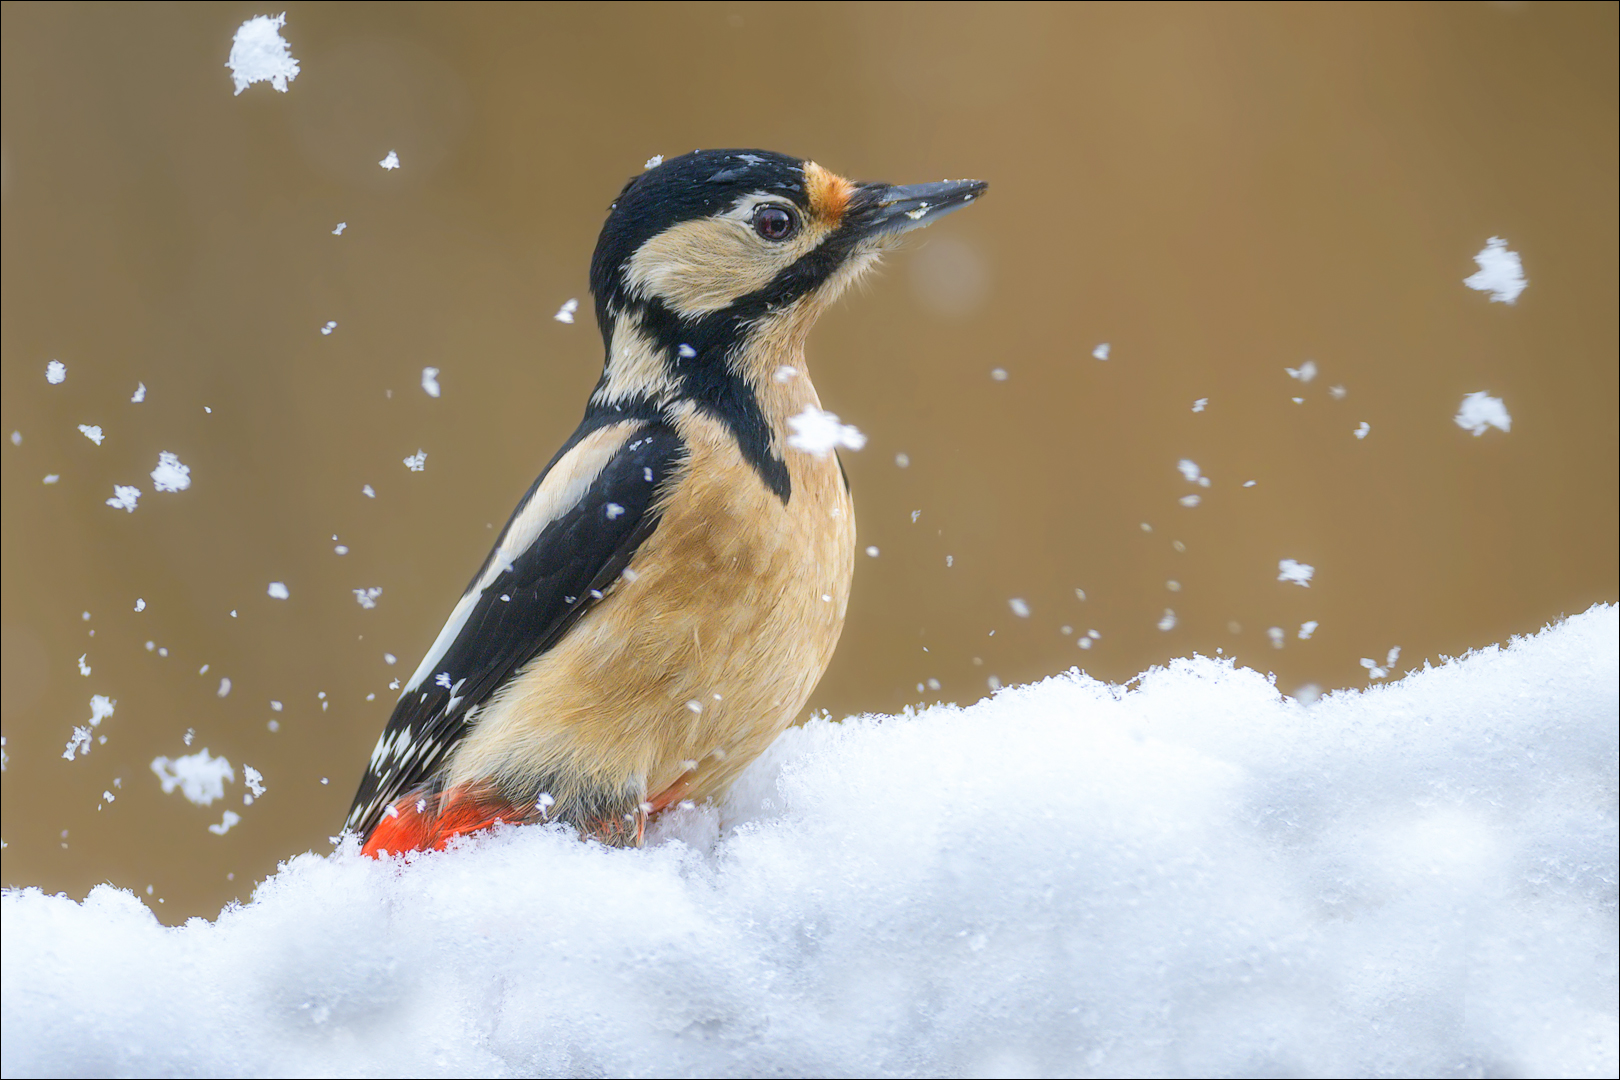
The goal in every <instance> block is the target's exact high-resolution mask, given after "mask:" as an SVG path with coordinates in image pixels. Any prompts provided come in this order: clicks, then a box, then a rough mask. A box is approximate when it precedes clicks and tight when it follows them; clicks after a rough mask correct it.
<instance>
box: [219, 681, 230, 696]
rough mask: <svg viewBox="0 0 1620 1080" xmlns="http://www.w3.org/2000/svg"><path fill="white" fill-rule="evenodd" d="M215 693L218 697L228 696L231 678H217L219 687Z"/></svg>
mask: <svg viewBox="0 0 1620 1080" xmlns="http://www.w3.org/2000/svg"><path fill="white" fill-rule="evenodd" d="M215 693H216V694H218V695H219V696H220V697H229V696H230V693H231V680H230V679H226V678H221V679H220V680H219V689H218V690H216V691H215Z"/></svg>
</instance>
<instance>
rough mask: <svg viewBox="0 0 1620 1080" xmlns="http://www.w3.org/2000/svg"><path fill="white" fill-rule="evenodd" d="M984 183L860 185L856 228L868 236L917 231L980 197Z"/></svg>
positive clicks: (949, 182) (951, 181)
mask: <svg viewBox="0 0 1620 1080" xmlns="http://www.w3.org/2000/svg"><path fill="white" fill-rule="evenodd" d="M989 186H990V185H989V184H987V183H985V182H984V181H983V180H942V181H940V182H939V183H937V184H907V185H905V186H903V187H902V186H897V185H893V184H875V183H874V184H862V185H861V187H860V194H859V195H858V196H857V200H856V205H857V207H858V210H857V213H858V214H859V217H858V219H857V220H858V222H859V224H858V225H857V226H856V227H857V228H858V229H859V230H860V231H861V232H862V233H863V234H865V235H867V236H882V235H885V234H890V235H892V234H898V233H903V232H910V231H911V230H912V229H920V228H922V227H923V226H924V225H928V224H930V223H932V222H934V221H937V220H939V219H940V218H942V217H944V216H945V215H946V214H949V213H950V212H951V211H953V210H960V209H961V208H962V207H964V206H966V205H967V204H968V203H970V202H972V201H973V200H974V199H977V198H978V197H979V196H980V195H983V194H984V192H985V189H986V188H988V187H989Z"/></svg>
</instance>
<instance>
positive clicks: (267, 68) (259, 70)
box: [225, 12, 298, 94]
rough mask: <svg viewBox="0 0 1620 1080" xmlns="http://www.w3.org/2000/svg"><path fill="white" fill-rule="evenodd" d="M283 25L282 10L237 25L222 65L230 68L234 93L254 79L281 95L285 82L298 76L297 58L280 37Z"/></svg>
mask: <svg viewBox="0 0 1620 1080" xmlns="http://www.w3.org/2000/svg"><path fill="white" fill-rule="evenodd" d="M286 25H287V13H286V12H282V13H281V14H280V15H273V16H272V15H259V16H256V17H254V18H251V19H249V20H248V21H247V22H245V23H243V24H242V25H241V26H240V27H238V28H237V31H236V36H235V37H233V38H231V55H230V59H228V60H226V61H225V66H226V67H228V68H230V69H231V78H232V79H233V80H235V82H236V92H237V93H238V94H240V93H241V92H242V91H244V90H246V89H247V88H248V87H250V86H252V85H253V84H254V83H256V82H267V83H269V84H270V85H271V86H273V87H275V88H276V89H277V90H280V91H281V92H282V93H283V94H285V93H286V92H287V84H288V83H290V82H292V81H293V80H294V79H296V78H298V61H297V60H294V59H293V55H292V49H291V47H290V46H289V45H288V44H287V41H286V39H285V38H283V37H282V36H281V28H282V27H283V26H286Z"/></svg>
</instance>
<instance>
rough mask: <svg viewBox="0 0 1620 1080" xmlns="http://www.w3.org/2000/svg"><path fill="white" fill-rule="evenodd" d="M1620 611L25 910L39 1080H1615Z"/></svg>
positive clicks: (24, 970)
mask: <svg viewBox="0 0 1620 1080" xmlns="http://www.w3.org/2000/svg"><path fill="white" fill-rule="evenodd" d="M1616 613H1617V609H1616V608H1615V607H1614V606H1613V605H1606V606H1600V607H1595V608H1593V609H1592V610H1590V611H1588V612H1586V613H1585V614H1582V615H1577V616H1575V617H1573V618H1571V619H1569V620H1567V621H1565V622H1563V623H1561V624H1559V625H1558V626H1555V627H1552V628H1551V629H1548V630H1545V631H1543V632H1542V633H1540V634H1538V635H1536V636H1534V637H1531V638H1523V639H1518V640H1515V641H1513V642H1512V643H1511V644H1508V645H1506V646H1504V647H1490V648H1486V649H1483V650H1481V651H1479V652H1476V653H1472V654H1470V655H1468V656H1466V657H1464V658H1462V659H1459V660H1454V661H1449V662H1447V663H1444V664H1442V665H1441V666H1439V667H1437V668H1432V669H1424V670H1420V671H1417V672H1415V673H1413V674H1411V675H1409V676H1407V677H1406V678H1404V679H1401V680H1400V681H1399V682H1395V683H1388V684H1382V683H1381V684H1378V685H1376V686H1374V687H1373V688H1370V689H1366V690H1339V691H1334V692H1332V693H1329V694H1327V695H1325V696H1323V697H1321V698H1320V699H1319V700H1317V701H1315V703H1314V704H1310V705H1306V704H1304V703H1303V701H1302V700H1298V699H1290V698H1286V697H1284V696H1283V695H1281V694H1280V693H1279V692H1278V689H1277V687H1276V686H1275V685H1274V684H1273V683H1272V682H1271V681H1270V680H1269V679H1268V678H1266V677H1265V676H1264V675H1262V674H1259V673H1257V672H1255V671H1252V670H1248V669H1244V668H1239V667H1235V666H1233V665H1232V664H1231V663H1230V662H1228V661H1222V660H1217V659H1209V658H1194V659H1187V660H1176V661H1173V662H1171V663H1170V664H1168V665H1166V666H1165V667H1161V668H1154V669H1152V670H1150V671H1148V672H1145V673H1144V674H1143V675H1142V676H1141V677H1140V678H1139V679H1134V680H1132V681H1131V682H1130V683H1128V684H1126V685H1109V684H1106V683H1102V682H1099V681H1097V680H1094V679H1091V678H1088V677H1086V676H1085V675H1082V674H1080V673H1078V672H1070V673H1068V674H1065V675H1059V676H1056V677H1054V678H1050V679H1047V680H1045V681H1044V682H1040V683H1037V684H1034V685H1030V686H1019V687H1010V688H1004V689H1002V690H1001V691H1000V692H999V693H997V694H996V695H995V696H994V697H993V698H990V699H988V700H981V701H978V702H976V703H974V704H970V705H967V706H965V707H958V706H954V705H948V704H947V705H937V706H933V707H930V708H922V709H918V710H917V711H916V712H915V713H910V714H907V715H901V716H884V717H858V718H854V719H850V720H846V721H844V722H842V723H829V722H827V721H825V720H812V721H810V722H809V723H807V724H806V725H804V726H803V727H795V728H791V729H789V730H788V731H787V732H785V733H784V734H783V735H782V736H781V737H780V738H779V739H778V740H777V742H776V744H775V745H774V746H773V747H772V748H771V749H770V750H769V751H768V752H767V753H766V754H765V755H764V756H763V757H762V758H761V759H760V760H758V761H757V762H755V763H754V764H753V765H752V766H751V767H750V768H749V769H748V770H747V772H745V773H744V774H743V776H742V778H741V781H740V782H739V784H738V785H737V787H736V788H735V789H734V790H733V792H732V794H731V796H730V798H729V799H728V801H727V802H726V803H725V805H724V806H722V807H720V808H719V809H716V808H714V807H711V806H698V807H692V808H687V809H677V810H674V811H671V812H670V813H668V814H666V815H665V816H664V817H663V818H662V819H661V820H659V821H658V822H656V823H655V824H654V825H653V826H652V828H651V829H650V830H649V835H648V844H647V846H646V847H645V848H643V849H640V850H618V849H608V848H604V847H602V846H600V845H598V844H586V843H581V842H579V840H577V839H576V838H574V837H573V836H570V835H569V834H568V833H567V832H566V830H564V829H561V828H546V827H539V826H530V827H524V828H511V829H503V830H501V831H498V832H496V833H494V834H491V835H487V836H484V837H480V838H473V839H469V840H466V841H462V842H459V843H457V844H456V845H455V849H454V850H451V851H447V852H436V853H431V854H426V855H422V856H419V857H416V858H414V859H393V860H385V861H382V862H377V861H374V860H371V859H367V858H362V857H360V856H359V855H358V853H357V852H356V850H355V845H354V842H353V841H352V840H349V841H346V842H345V843H344V844H343V845H341V847H340V849H339V850H338V852H337V853H336V854H333V855H327V856H319V855H313V854H305V855H299V856H296V857H295V858H292V859H290V860H288V862H286V863H285V864H283V866H282V868H281V869H280V870H279V871H278V872H277V873H276V874H275V875H274V876H272V877H271V878H269V879H268V880H267V881H265V882H263V883H262V884H260V885H259V887H258V888H257V890H256V891H255V893H254V895H253V897H252V899H251V900H250V901H249V902H248V903H247V904H245V905H243V906H240V907H237V906H232V907H231V908H228V909H227V910H225V911H223V912H221V913H220V915H219V917H218V918H217V919H215V920H214V921H207V920H204V919H193V920H191V921H189V922H187V923H186V924H185V925H182V926H173V927H164V926H162V925H161V924H160V923H159V922H158V920H157V918H156V916H155V915H154V914H153V910H152V909H151V908H149V907H148V906H147V903H145V902H143V898H142V897H139V896H137V895H135V894H133V893H131V892H128V891H124V890H121V889H118V888H114V887H112V886H110V885H102V886H98V887H97V888H95V889H94V890H92V891H91V892H90V894H89V896H88V897H87V898H86V899H84V900H83V901H82V902H80V901H76V900H73V899H69V898H68V897H66V896H61V895H56V896H52V895H47V894H46V893H45V892H43V891H41V890H39V889H12V890H8V891H6V893H5V894H4V898H3V900H0V915H3V918H0V934H3V941H0V977H3V984H4V988H5V993H4V996H3V1010H4V1013H3V1015H4V1023H5V1039H4V1040H3V1041H0V1068H3V1069H4V1072H5V1073H6V1075H16V1076H23V1075H87V1074H92V1075H105V1074H137V1073H138V1074H143V1075H173V1074H176V1073H183V1074H185V1075H236V1074H247V1073H252V1074H271V1075H309V1074H321V1075H357V1074H364V1075H402V1076H416V1075H446V1074H448V1075H514V1074H520V1075H530V1076H558V1075H569V1076H578V1075H610V1076H628V1075H638V1074H640V1075H658V1076H671V1075H682V1076H688V1075H690V1076H760V1075H835V1074H858V1075H863V1076H866V1075H877V1076H894V1075H907V1076H911V1075H953V1076H964V1075H965V1076H975V1075H977V1076H983V1075H1011V1076H1064V1075H1067V1076H1214V1075H1244V1076H1256V1075H1262V1076H1263V1075H1278V1076H1301V1075H1324V1076H1369V1075H1380V1076H1402V1075H1404V1076H1437V1075H1451V1074H1453V1073H1461V1072H1466V1073H1470V1074H1473V1073H1478V1074H1482V1075H1523V1076H1600V1077H1601V1076H1614V1075H1615V1074H1616V1072H1617V1071H1620V1058H1617V1053H1616V1031H1617V1027H1620V1025H1617V1016H1616V1001H1615V994H1614V972H1615V968H1616V962H1617V949H1616V939H1617V931H1616V924H1615V900H1616V888H1615V881H1616V876H1617V870H1620V866H1617V856H1616V852H1617V848H1620V845H1617V837H1616V826H1615V813H1614V764H1613V763H1614V760H1615V755H1616V753H1617V751H1620V745H1617V742H1616V727H1617V725H1616V716H1617V714H1620V667H1617V657H1620V619H1617V617H1616ZM1265 655H1266V656H1267V657H1270V656H1273V655H1274V654H1273V653H1271V652H1270V650H1269V649H1267V650H1266V652H1265ZM988 683H989V680H988V679H986V680H985V683H984V684H981V685H988ZM1307 696H1309V695H1307ZM216 805H217V804H216ZM119 806H120V807H122V806H123V802H122V800H120V803H119ZM237 809H238V810H240V809H241V808H240V807H238V808H237ZM226 820H227V821H228V820H229V819H226ZM874 823H880V827H874ZM221 825H222V826H223V825H224V822H223V821H222V822H221ZM142 884H144V882H142ZM169 907H173V905H172V904H171V905H169ZM158 910H162V909H158Z"/></svg>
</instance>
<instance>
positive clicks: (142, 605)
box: [135, 596, 146, 611]
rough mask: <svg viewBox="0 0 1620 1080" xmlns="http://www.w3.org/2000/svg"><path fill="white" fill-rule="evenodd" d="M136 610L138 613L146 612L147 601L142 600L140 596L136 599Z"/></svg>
mask: <svg viewBox="0 0 1620 1080" xmlns="http://www.w3.org/2000/svg"><path fill="white" fill-rule="evenodd" d="M135 610H136V611H145V610H146V601H145V600H142V599H141V598H140V597H138V596H137V597H136V598H135Z"/></svg>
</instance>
